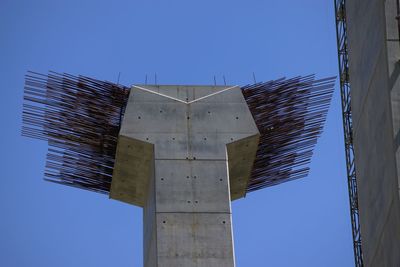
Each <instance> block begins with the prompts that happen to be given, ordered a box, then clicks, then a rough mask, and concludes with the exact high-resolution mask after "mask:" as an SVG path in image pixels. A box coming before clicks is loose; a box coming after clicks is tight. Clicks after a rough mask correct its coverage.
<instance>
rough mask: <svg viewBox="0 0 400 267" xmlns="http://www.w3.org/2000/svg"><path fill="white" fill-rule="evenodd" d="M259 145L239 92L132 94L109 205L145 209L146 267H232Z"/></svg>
mask: <svg viewBox="0 0 400 267" xmlns="http://www.w3.org/2000/svg"><path fill="white" fill-rule="evenodd" d="M258 138H259V132H258V129H257V126H256V124H255V122H254V120H253V117H252V115H251V113H250V110H249V108H248V106H247V104H246V101H245V99H244V97H243V95H242V92H241V90H240V87H238V86H233V87H211V86H144V85H143V86H133V87H132V89H131V93H130V98H129V100H128V104H127V107H126V111H125V116H124V119H123V121H122V128H121V131H120V134H119V142H118V146H117V154H116V162H115V167H114V174H113V178H112V184H111V191H110V197H111V198H114V199H117V200H121V201H123V202H127V203H130V204H134V205H138V206H140V207H143V225H144V229H143V233H144V238H143V240H144V257H143V260H144V263H145V264H144V266H148V267H151V266H171V267H172V266H221V267H223V266H224V267H225V266H226V267H228V266H234V251H233V237H232V223H231V203H230V202H231V199H236V198H240V197H243V196H244V195H245V193H246V187H247V181H248V180H249V178H250V175H251V170H252V166H253V162H254V159H255V156H256V152H257V147H258Z"/></svg>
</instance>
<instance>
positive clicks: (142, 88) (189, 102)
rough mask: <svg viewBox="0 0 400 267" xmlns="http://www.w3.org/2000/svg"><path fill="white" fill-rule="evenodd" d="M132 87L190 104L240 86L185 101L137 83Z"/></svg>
mask: <svg viewBox="0 0 400 267" xmlns="http://www.w3.org/2000/svg"><path fill="white" fill-rule="evenodd" d="M132 87H135V88H137V89H140V90H142V91H146V92H148V93H152V94H155V95H159V96H163V97H166V98H169V99H172V100H175V101H178V102H181V103H184V104H187V105H189V104H192V103H194V102H197V101H200V100H203V99H205V98H208V97H211V96H214V95H217V94H220V93H223V92H225V91H228V90H231V89H233V88H236V87H239V86H238V85H234V86H231V87H228V88H225V89H224V90H221V91H218V92H215V93H212V94H209V95H206V96H203V97H200V98H198V99H195V100H192V101H183V100H181V99H178V98H175V97H172V96H169V95H164V94H161V93H158V92H154V91H152V90H149V89H147V88H144V87H141V86H137V85H132Z"/></svg>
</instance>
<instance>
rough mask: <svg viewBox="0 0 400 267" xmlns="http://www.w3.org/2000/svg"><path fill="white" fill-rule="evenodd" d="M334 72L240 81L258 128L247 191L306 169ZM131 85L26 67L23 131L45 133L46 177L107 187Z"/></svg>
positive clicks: (86, 186) (32, 134) (92, 187)
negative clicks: (323, 75) (247, 82)
mask: <svg viewBox="0 0 400 267" xmlns="http://www.w3.org/2000/svg"><path fill="white" fill-rule="evenodd" d="M334 80H335V78H334V77H332V78H327V79H322V80H315V79H314V76H313V75H311V76H305V77H295V78H292V79H284V78H282V79H279V80H275V81H269V82H265V83H256V84H253V85H247V86H244V87H242V92H243V95H244V97H245V100H246V102H247V104H248V106H249V109H250V111H251V113H252V115H253V117H254V120H255V122H256V124H257V127H258V129H259V132H260V135H261V136H260V143H259V147H258V151H257V157H256V160H255V163H254V167H253V171H252V176H251V178H250V181H249V183H248V188H247V191H248V192H250V191H254V190H258V189H261V188H264V187H268V186H272V185H276V184H279V183H282V182H286V181H289V180H293V179H298V178H301V177H304V176H306V175H307V174H308V171H309V168H308V163H309V162H310V159H311V156H312V150H313V148H314V146H315V144H316V142H317V138H318V136H319V135H320V134H321V132H322V128H323V123H324V121H325V119H326V114H327V111H328V108H329V103H330V100H331V97H332V92H333V86H334ZM128 96H129V88H128V87H125V86H121V85H117V84H114V83H111V82H107V81H99V80H95V79H92V78H88V77H84V76H73V75H69V74H59V73H55V72H50V73H49V74H48V75H43V74H38V73H34V72H29V73H28V74H27V75H26V83H25V93H24V104H23V128H22V134H23V135H24V136H27V137H32V138H37V139H42V140H47V141H48V144H49V150H48V154H47V163H46V170H45V179H46V180H48V181H52V182H56V183H61V184H65V185H70V186H75V187H79V188H84V189H88V190H92V191H96V192H101V193H106V194H108V193H109V191H110V186H111V179H112V173H113V167H114V161H115V153H116V147H117V140H118V134H119V129H120V126H121V121H122V117H123V114H124V111H125V107H126V105H127V100H128Z"/></svg>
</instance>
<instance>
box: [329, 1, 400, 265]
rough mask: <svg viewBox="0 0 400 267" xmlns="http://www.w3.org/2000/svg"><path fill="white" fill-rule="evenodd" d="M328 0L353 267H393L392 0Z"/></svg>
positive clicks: (395, 68)
mask: <svg viewBox="0 0 400 267" xmlns="http://www.w3.org/2000/svg"><path fill="white" fill-rule="evenodd" d="M335 3H336V12H337V13H336V20H337V23H338V46H339V61H340V70H341V85H342V89H344V91H342V100H344V111H345V113H344V120H345V131H346V135H345V139H346V146H347V148H349V147H350V149H351V146H352V144H354V155H355V162H354V163H355V172H351V171H350V172H349V179H350V180H351V179H353V178H354V177H355V174H357V184H354V183H349V184H350V198H351V203H350V204H351V208H352V216H353V235H354V238H355V248H356V250H355V252H356V253H355V254H356V266H400V253H399V251H400V202H399V179H400V176H399V174H400V170H399V167H400V161H399V160H400V131H399V130H400V79H399V74H400V65H399V60H400V41H399V31H400V27H399V14H400V12H399V11H400V8H399V2H398V1H397V0H386V1H383V0H373V1H359V0H346V1H344V0H337V1H335ZM350 85H351V94H350V90H349V89H350V87H349V86H350ZM347 95H348V96H347ZM350 96H351V101H350ZM350 104H351V109H350ZM347 106H348V107H347ZM351 115H352V119H351ZM346 121H347V122H348V121H351V122H350V123H346ZM351 123H352V125H351ZM396 154H397V159H396ZM396 161H397V163H396ZM348 163H350V166H349V168H354V165H353V164H352V161H351V159H350V160H348ZM396 164H397V167H396ZM351 165H352V166H353V167H352V166H351ZM396 168H397V169H396ZM357 193H358V199H357V197H354V196H356V195H357ZM357 205H358V210H359V221H358V220H357V218H358V210H356V209H355V208H357ZM358 224H359V226H361V238H360V232H359V228H358ZM361 241H362V243H361V246H360V242H361ZM361 248H362V253H361Z"/></svg>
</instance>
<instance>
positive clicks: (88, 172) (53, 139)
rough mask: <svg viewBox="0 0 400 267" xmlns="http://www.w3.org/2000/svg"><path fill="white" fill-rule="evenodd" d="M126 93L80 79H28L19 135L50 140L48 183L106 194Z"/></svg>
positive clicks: (51, 76) (53, 75) (56, 75)
mask: <svg viewBox="0 0 400 267" xmlns="http://www.w3.org/2000/svg"><path fill="white" fill-rule="evenodd" d="M128 94H129V90H128V88H126V87H123V86H119V85H116V84H113V83H110V82H103V81H98V80H95V79H91V78H88V77H84V76H78V77H76V76H73V75H69V74H59V73H55V72H51V73H50V74H48V75H42V74H38V73H33V72H29V73H28V74H27V75H26V82H25V92H24V104H23V128H22V135H24V136H28V137H32V138H37V139H42V140H47V141H48V144H49V150H48V154H47V162H46V170H45V179H46V180H49V181H52V182H56V183H61V184H65V185H70V186H75V187H80V188H84V189H88V190H92V191H96V192H102V193H108V192H109V190H110V186H111V176H112V171H113V167H114V160H115V151H116V147H117V138H118V132H119V127H120V124H121V118H122V114H123V111H124V107H125V105H126V102H127V99H128Z"/></svg>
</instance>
